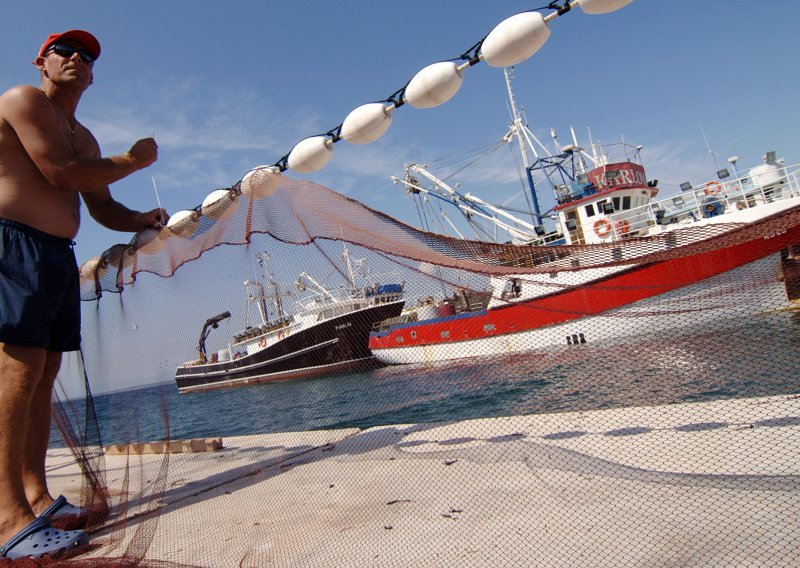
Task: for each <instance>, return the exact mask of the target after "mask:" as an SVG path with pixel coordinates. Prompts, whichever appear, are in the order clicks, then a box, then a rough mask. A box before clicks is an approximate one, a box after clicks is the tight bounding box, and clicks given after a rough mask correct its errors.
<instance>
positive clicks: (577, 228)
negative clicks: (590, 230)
mask: <svg viewBox="0 0 800 568" xmlns="http://www.w3.org/2000/svg"><path fill="white" fill-rule="evenodd" d="M564 219H565V221H566V223H564V226H565V228H566V229H567V232H568V233H569V243H570V244H583V243H585V242H586V239H585V238H584V235H583V225H582V224H581V218H580V215H578V211H577V209H572V210H571V211H565V212H564Z"/></svg>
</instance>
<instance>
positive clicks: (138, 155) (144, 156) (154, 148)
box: [128, 138, 158, 169]
mask: <svg viewBox="0 0 800 568" xmlns="http://www.w3.org/2000/svg"><path fill="white" fill-rule="evenodd" d="M128 155H129V156H130V157H131V158H132V159H133V161H134V163H135V164H136V165H137V166H139V169H141V168H146V167H147V166H149V165H150V164H152V163H153V162H155V161H156V160H157V159H158V144H156V141H155V139H153V138H142V139H141V140H138V141H136V143H134V145H133V146H131V149H130V150H128Z"/></svg>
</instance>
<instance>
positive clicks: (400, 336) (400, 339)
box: [396, 335, 405, 343]
mask: <svg viewBox="0 0 800 568" xmlns="http://www.w3.org/2000/svg"><path fill="white" fill-rule="evenodd" d="M396 341H397V343H403V342H404V341H405V339H403V336H402V335H398V336H397V338H396Z"/></svg>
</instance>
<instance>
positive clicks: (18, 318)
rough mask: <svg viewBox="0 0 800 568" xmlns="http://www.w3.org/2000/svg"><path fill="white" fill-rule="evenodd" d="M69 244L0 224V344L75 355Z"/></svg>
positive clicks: (75, 305)
mask: <svg viewBox="0 0 800 568" xmlns="http://www.w3.org/2000/svg"><path fill="white" fill-rule="evenodd" d="M72 245H73V243H72V241H71V240H69V239H63V238H60V237H54V236H52V235H48V234H47V233H44V232H42V231H39V230H37V229H34V228H33V227H28V226H27V225H23V224H22V223H17V222H15V221H6V220H4V219H0V341H2V342H3V343H8V344H11V345H22V346H27V347H44V348H45V349H47V350H49V351H77V350H78V349H80V346H81V306H80V288H79V286H80V283H79V280H78V265H77V263H76V262H75V253H74V252H73V250H72Z"/></svg>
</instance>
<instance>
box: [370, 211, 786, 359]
mask: <svg viewBox="0 0 800 568" xmlns="http://www.w3.org/2000/svg"><path fill="white" fill-rule="evenodd" d="M797 243H800V226H795V227H791V228H790V229H788V230H786V231H785V232H783V233H782V234H780V235H770V236H768V237H758V238H756V239H752V240H750V241H746V242H744V243H741V244H737V245H733V246H730V247H728V248H723V249H716V250H713V251H709V252H704V253H699V254H694V255H689V256H686V257H678V258H674V259H670V260H666V261H661V262H655V263H651V264H647V265H643V266H640V267H636V268H632V269H629V270H626V271H625V272H621V273H619V274H616V275H613V276H609V277H607V278H604V279H601V280H599V281H596V282H592V283H589V284H585V285H581V286H577V287H575V288H571V289H569V290H566V291H564V292H559V293H556V294H552V295H548V296H545V297H542V298H536V299H532V300H529V301H526V302H521V303H511V304H509V305H507V306H501V307H497V308H492V309H489V310H487V311H486V312H476V313H475V314H474V315H465V314H462V315H461V316H456V317H457V318H458V319H457V320H456V321H453V320H448V319H437V320H436V321H435V322H434V321H432V322H430V323H425V322H424V321H422V322H419V324H418V325H404V326H403V327H402V328H399V329H394V330H391V331H390V332H388V333H386V334H385V335H383V334H381V335H373V336H371V337H370V341H369V346H370V349H373V350H381V349H386V350H389V349H403V348H408V347H419V346H423V345H433V344H443V343H456V342H461V341H470V340H473V339H484V338H486V337H491V336H497V335H504V334H511V333H519V332H521V331H528V330H533V329H538V328H542V327H546V326H551V325H555V324H559V323H563V322H566V321H570V320H575V319H579V318H583V317H590V316H594V315H597V314H600V313H602V312H606V311H608V310H612V309H615V308H619V307H621V306H625V305H627V304H631V303H634V302H637V301H639V300H643V299H646V298H650V297H653V296H657V295H659V294H663V293H665V292H669V291H671V290H675V289H677V288H681V287H684V286H688V285H690V284H694V283H697V282H700V281H702V280H705V279H707V278H711V277H712V276H716V275H718V274H721V273H723V272H727V271H728V270H732V269H734V268H737V267H739V266H744V265H745V264H748V263H750V262H754V261H756V260H759V259H761V258H764V257H766V256H769V255H770V254H774V253H776V252H778V251H780V250H782V249H785V248H787V247H789V246H791V245H794V244H797ZM491 326H494V327H493V329H492V328H491ZM487 327H489V329H487ZM412 331H413V332H415V337H412V336H411V332H412ZM443 332H445V334H446V336H445V337H442V333H443ZM448 332H449V335H447V334H448ZM399 337H402V340H401V341H398V338H399Z"/></svg>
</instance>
